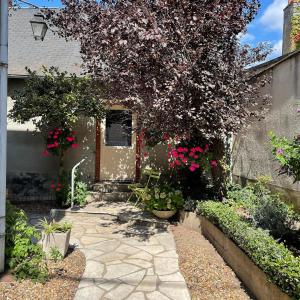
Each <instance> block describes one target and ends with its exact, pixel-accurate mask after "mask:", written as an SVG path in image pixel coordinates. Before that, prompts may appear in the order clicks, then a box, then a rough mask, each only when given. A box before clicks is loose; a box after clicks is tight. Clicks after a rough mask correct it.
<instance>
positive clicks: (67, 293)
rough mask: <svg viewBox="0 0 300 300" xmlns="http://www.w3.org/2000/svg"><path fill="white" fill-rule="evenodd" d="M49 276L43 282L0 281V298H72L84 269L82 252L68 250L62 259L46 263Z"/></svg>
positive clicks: (55, 299) (21, 299)
mask: <svg viewBox="0 0 300 300" xmlns="http://www.w3.org/2000/svg"><path fill="white" fill-rule="evenodd" d="M48 268H49V273H50V278H49V280H48V281H47V282H46V283H45V284H42V283H34V282H32V281H31V280H23V281H19V282H18V281H14V280H13V281H10V282H0V300H7V299H12V300H24V299H26V300H31V299H32V300H38V299H40V300H48V299H49V300H50V299H51V300H60V299H64V300H72V299H73V298H74V295H75V292H76V289H77V287H78V284H79V282H80V278H81V276H82V274H83V272H84V269H85V257H84V254H83V253H82V252H80V251H79V250H75V251H73V252H69V254H68V255H67V256H66V258H65V259H64V260H62V261H58V262H54V261H49V263H48Z"/></svg>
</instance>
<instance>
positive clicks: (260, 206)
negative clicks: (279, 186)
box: [226, 177, 299, 238]
mask: <svg viewBox="0 0 300 300" xmlns="http://www.w3.org/2000/svg"><path fill="white" fill-rule="evenodd" d="M266 184H267V178H266V177H262V178H258V181H257V182H255V183H253V184H249V185H247V186H246V187H244V188H242V187H241V186H239V185H233V186H232V187H229V189H228V193H227V198H228V199H227V201H226V202H227V203H228V204H229V205H231V206H233V207H235V208H239V207H241V208H244V209H246V211H247V212H248V213H249V214H250V217H251V219H252V222H253V224H254V225H255V226H256V227H261V228H263V229H266V230H269V231H270V233H271V234H272V235H273V236H274V237H276V238H283V237H285V236H286V235H288V234H289V233H291V232H292V228H293V225H294V224H295V222H296V221H297V220H298V219H299V216H298V215H297V214H296V213H295V212H294V211H293V209H292V208H291V207H290V206H289V205H288V204H286V203H285V202H283V201H282V200H281V199H280V195H279V194H272V193H271V191H270V190H269V189H268V188H267V187H266Z"/></svg>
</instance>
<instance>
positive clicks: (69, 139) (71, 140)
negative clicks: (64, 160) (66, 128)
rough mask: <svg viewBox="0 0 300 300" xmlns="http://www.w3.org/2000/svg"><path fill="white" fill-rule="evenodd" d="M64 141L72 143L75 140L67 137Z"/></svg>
mask: <svg viewBox="0 0 300 300" xmlns="http://www.w3.org/2000/svg"><path fill="white" fill-rule="evenodd" d="M66 139H67V141H68V142H73V141H74V140H75V138H74V137H72V136H67V138H66Z"/></svg>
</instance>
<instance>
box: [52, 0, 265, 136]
mask: <svg viewBox="0 0 300 300" xmlns="http://www.w3.org/2000/svg"><path fill="white" fill-rule="evenodd" d="M62 3H63V5H64V7H63V8H62V9H61V10H60V11H58V12H57V11H56V12H55V11H48V12H47V17H48V19H50V20H51V21H52V24H53V25H54V26H55V27H56V28H57V30H58V33H59V34H60V35H62V36H65V37H67V38H72V39H75V40H78V41H79V42H80V45H81V53H82V57H83V61H84V63H85V67H86V71H87V73H89V74H91V75H92V76H94V77H96V78H97V80H99V82H101V83H102V84H103V85H104V86H105V87H106V97H108V98H111V99H123V100H124V102H125V103H126V105H127V106H129V107H130V108H132V109H133V110H134V111H137V112H138V113H139V121H140V125H141V126H142V127H143V128H146V129H147V131H150V132H158V133H159V134H160V133H162V132H168V133H169V134H170V135H180V136H183V137H187V136H190V135H191V134H195V133H196V134H199V135H201V136H203V137H205V138H207V139H211V138H219V137H221V136H226V135H227V134H228V133H235V132H237V131H238V130H240V128H241V127H242V126H243V125H244V124H245V121H246V120H247V119H248V118H249V117H250V116H255V117H259V116H260V115H261V113H262V109H261V107H260V105H261V104H262V103H261V102H260V103H258V101H257V99H258V90H259V88H260V86H261V85H263V84H264V80H261V81H260V82H253V81H252V82H250V81H249V74H247V72H245V67H246V66H247V65H249V64H251V63H254V62H257V61H260V60H263V59H264V58H265V56H266V55H267V53H268V50H266V49H265V47H264V45H259V46H258V47H257V48H254V49H252V48H251V47H249V46H244V47H242V46H240V44H239V35H240V34H242V33H244V32H245V30H246V26H247V25H248V24H249V23H250V22H251V21H252V20H253V18H254V16H255V14H256V13H257V10H258V8H259V0H232V1H226V0H199V1H195V0H103V1H94V0H62Z"/></svg>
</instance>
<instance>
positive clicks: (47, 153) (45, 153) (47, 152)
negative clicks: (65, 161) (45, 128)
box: [43, 149, 49, 157]
mask: <svg viewBox="0 0 300 300" xmlns="http://www.w3.org/2000/svg"><path fill="white" fill-rule="evenodd" d="M43 156H45V157H46V156H49V151H48V150H47V149H46V150H44V151H43Z"/></svg>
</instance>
